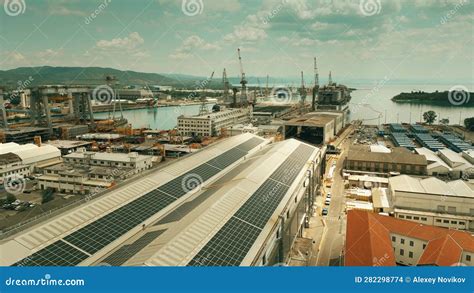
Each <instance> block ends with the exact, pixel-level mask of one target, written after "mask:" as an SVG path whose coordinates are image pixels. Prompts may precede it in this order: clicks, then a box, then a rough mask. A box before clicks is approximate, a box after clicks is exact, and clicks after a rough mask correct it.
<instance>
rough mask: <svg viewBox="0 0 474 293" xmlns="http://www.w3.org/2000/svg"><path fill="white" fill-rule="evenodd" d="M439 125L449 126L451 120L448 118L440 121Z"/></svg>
mask: <svg viewBox="0 0 474 293" xmlns="http://www.w3.org/2000/svg"><path fill="white" fill-rule="evenodd" d="M439 123H441V124H443V125H448V124H449V119H448V118H443V119H441V120H439Z"/></svg>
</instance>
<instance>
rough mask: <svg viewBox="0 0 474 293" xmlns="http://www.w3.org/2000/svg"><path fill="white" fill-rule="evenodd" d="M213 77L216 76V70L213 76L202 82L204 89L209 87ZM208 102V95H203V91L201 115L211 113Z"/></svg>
mask: <svg viewBox="0 0 474 293" xmlns="http://www.w3.org/2000/svg"><path fill="white" fill-rule="evenodd" d="M213 77H214V71H213V72H212V74H211V77H209V79H207V80H205V81H203V82H202V83H201V88H202V89H204V87H208V86H209V85H210V84H211V81H212V78H213ZM206 102H207V100H206V97H205V96H203V94H202V93H201V107H200V108H199V116H202V115H206V114H208V113H209V109H208V108H207V104H206Z"/></svg>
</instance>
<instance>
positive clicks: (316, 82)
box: [311, 57, 319, 111]
mask: <svg viewBox="0 0 474 293" xmlns="http://www.w3.org/2000/svg"><path fill="white" fill-rule="evenodd" d="M318 92H319V72H318V63H317V61H316V57H314V87H313V100H312V102H311V110H312V111H315V110H316V96H317V95H318Z"/></svg>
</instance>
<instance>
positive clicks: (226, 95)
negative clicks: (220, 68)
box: [222, 68, 230, 103]
mask: <svg viewBox="0 0 474 293" xmlns="http://www.w3.org/2000/svg"><path fill="white" fill-rule="evenodd" d="M222 83H223V84H224V93H223V95H222V97H223V99H224V103H228V102H229V89H230V83H229V80H228V79H227V72H226V71H225V68H224V72H223V73H222Z"/></svg>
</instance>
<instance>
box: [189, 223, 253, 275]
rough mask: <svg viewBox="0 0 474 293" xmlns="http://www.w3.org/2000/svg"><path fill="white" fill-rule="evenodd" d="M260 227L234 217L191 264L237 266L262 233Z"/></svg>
mask: <svg viewBox="0 0 474 293" xmlns="http://www.w3.org/2000/svg"><path fill="white" fill-rule="evenodd" d="M260 231H261V230H260V229H258V228H257V227H254V226H252V225H249V224H247V223H245V222H243V221H241V220H238V219H236V218H234V217H232V218H230V219H229V221H227V223H225V225H224V226H223V227H222V229H220V230H219V232H217V234H216V235H214V237H212V239H211V240H210V241H209V242H208V243H207V244H206V246H205V247H204V248H203V249H201V251H199V253H198V254H197V255H196V256H195V257H194V258H193V259H192V260H191V261H190V262H189V264H188V265H189V266H237V265H239V264H240V263H241V262H242V260H243V259H244V257H245V255H246V254H247V252H248V251H249V249H250V248H251V247H252V245H253V242H254V241H255V239H256V238H257V237H258V235H259V234H260Z"/></svg>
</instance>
